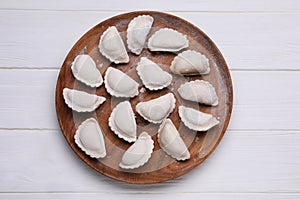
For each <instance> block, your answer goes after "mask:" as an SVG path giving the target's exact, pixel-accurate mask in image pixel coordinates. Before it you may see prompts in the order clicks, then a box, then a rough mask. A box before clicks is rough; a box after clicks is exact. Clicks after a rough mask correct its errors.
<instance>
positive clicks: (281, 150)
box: [0, 130, 300, 199]
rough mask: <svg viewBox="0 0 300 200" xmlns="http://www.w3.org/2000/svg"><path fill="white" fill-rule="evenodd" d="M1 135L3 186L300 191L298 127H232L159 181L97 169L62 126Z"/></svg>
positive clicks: (12, 189) (32, 189)
mask: <svg viewBox="0 0 300 200" xmlns="http://www.w3.org/2000/svg"><path fill="white" fill-rule="evenodd" d="M0 138H1V139H0V147H1V148H0V166H1V167H0V176H1V180H0V192H6V193H11V192H26V193H28V192H35V193H39V192H51V193H52V192H58V193H61V192H71V191H76V192H77V193H85V192H92V193H93V192H100V193H109V194H111V193H117V194H118V193H121V194H124V193H134V194H135V193H142V194H143V193H147V194H148V193H149V194H153V193H166V194H172V193H176V194H178V193H228V192H229V193H231V192H234V193H252V192H255V193H277V192H278V193H287V192H291V193H299V192H300V188H299V185H300V179H299V174H300V168H299V165H300V154H299V151H300V146H299V144H298V143H299V140H300V131H273V132H270V131H229V132H227V134H226V135H225V137H224V139H223V140H222V142H221V143H220V145H219V146H218V148H217V149H216V151H215V152H214V153H213V154H212V155H211V156H210V157H209V158H208V159H207V160H206V161H205V162H204V163H203V164H202V165H201V166H199V167H197V168H196V169H194V170H193V171H191V172H190V173H188V174H186V175H184V176H182V177H180V178H177V179H175V180H172V181H169V182H165V183H161V184H156V185H130V184H125V183H121V182H117V181H114V180H112V179H109V178H106V177H104V176H102V175H99V174H98V173H96V172H95V171H93V170H92V169H90V168H89V167H88V166H87V165H85V164H84V163H83V162H82V161H81V160H80V159H79V158H78V157H77V156H76V155H75V154H74V153H73V152H72V151H71V148H69V147H68V145H67V143H66V142H65V139H64V138H63V136H62V134H61V133H60V131H54V130H53V131H45V130H44V131H40V130H35V131H30V130H14V131H12V130H0ZM249 174H251V175H250V176H249ZM71 193H72V192H71ZM0 197H1V196H0ZM263 199H264V198H263Z"/></svg>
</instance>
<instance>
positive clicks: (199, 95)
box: [178, 80, 218, 106]
mask: <svg viewBox="0 0 300 200" xmlns="http://www.w3.org/2000/svg"><path fill="white" fill-rule="evenodd" d="M178 93H179V94H180V96H181V97H182V98H183V99H186V100H189V101H195V102H199V103H202V104H206V105H211V106H217V105H218V96H217V94H216V90H215V88H214V87H213V86H212V85H211V84H210V83H209V82H207V81H203V80H196V81H190V82H186V83H184V84H182V85H181V86H180V87H179V88H178Z"/></svg>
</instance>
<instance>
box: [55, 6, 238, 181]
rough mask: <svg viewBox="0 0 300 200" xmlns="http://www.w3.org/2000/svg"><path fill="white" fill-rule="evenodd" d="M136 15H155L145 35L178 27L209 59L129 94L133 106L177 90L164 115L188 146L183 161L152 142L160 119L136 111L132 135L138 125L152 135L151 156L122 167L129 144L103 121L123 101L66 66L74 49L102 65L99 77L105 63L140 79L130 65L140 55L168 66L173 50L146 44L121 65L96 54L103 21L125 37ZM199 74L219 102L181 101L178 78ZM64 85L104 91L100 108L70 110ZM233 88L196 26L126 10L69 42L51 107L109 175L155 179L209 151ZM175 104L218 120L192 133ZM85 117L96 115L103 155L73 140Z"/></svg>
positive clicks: (224, 121) (225, 119)
mask: <svg viewBox="0 0 300 200" xmlns="http://www.w3.org/2000/svg"><path fill="white" fill-rule="evenodd" d="M139 15H151V16H152V17H153V18H154V23H153V26H152V30H151V31H150V33H149V37H151V35H152V34H153V33H154V32H155V31H157V30H158V29H160V28H172V29H176V30H177V31H179V32H181V33H183V34H185V35H187V37H188V39H189V48H188V49H192V50H196V51H200V52H201V53H203V54H205V55H206V57H207V58H208V59H209V61H210V69H211V71H210V73H209V75H207V76H193V77H182V76H173V81H172V84H171V86H170V87H168V88H165V89H163V90H161V91H157V92H149V91H148V90H147V91H146V92H144V93H140V94H139V95H138V96H137V97H135V98H132V99H130V103H131V105H132V107H133V108H135V106H136V104H137V103H138V102H141V101H148V100H150V99H154V98H157V97H160V96H162V95H164V94H167V93H169V92H171V93H173V94H174V95H175V96H176V109H175V111H173V112H172V113H171V114H170V116H169V118H170V119H171V120H172V121H173V123H174V125H175V126H176V127H177V129H178V130H179V132H180V134H181V137H182V138H183V140H184V142H185V143H186V145H187V146H188V148H189V152H190V154H191V158H190V159H188V160H187V161H185V162H177V161H175V160H174V159H172V158H170V157H168V156H166V154H165V153H164V152H163V151H162V150H161V148H160V147H159V144H158V143H157V142H156V141H157V131H158V128H159V124H150V123H148V122H146V121H145V120H144V119H143V118H142V117H140V116H139V115H138V114H137V113H136V121H137V125H138V130H137V135H139V134H140V133H141V132H143V131H146V132H148V133H149V134H150V135H151V136H152V137H153V139H154V141H155V142H154V152H153V154H152V156H151V158H150V160H149V161H148V162H147V163H146V164H145V165H144V166H142V167H140V168H138V169H134V170H122V169H121V168H119V166H118V165H119V163H120V161H121V159H122V155H123V154H124V152H125V151H126V149H128V148H129V146H130V145H129V144H128V143H126V142H124V141H121V140H120V139H119V138H118V137H117V136H116V135H115V134H114V133H113V132H112V131H111V130H110V128H109V126H108V118H109V117H110V113H111V111H112V109H113V108H114V107H115V105H116V104H117V103H119V102H122V101H124V99H122V98H112V97H111V95H109V94H108V93H107V92H106V90H105V87H104V85H103V86H101V87H100V88H98V89H97V90H96V91H95V90H94V89H90V88H88V87H86V86H85V85H84V84H81V83H79V82H78V81H75V79H74V77H73V75H72V72H71V65H72V62H73V60H74V59H75V57H76V56H77V55H79V54H82V53H85V54H89V55H90V56H91V57H92V58H93V59H94V61H95V62H96V65H97V66H98V65H102V67H101V68H100V69H99V70H100V71H101V73H102V76H103V77H104V72H105V71H106V69H107V68H108V67H109V66H112V67H116V68H118V69H119V70H121V71H123V72H125V73H127V74H128V75H130V76H131V77H132V78H133V79H135V80H137V81H138V82H140V81H139V77H138V75H137V73H136V70H135V67H136V66H137V63H138V62H139V60H140V58H141V57H144V56H145V57H147V58H149V59H150V60H152V61H154V62H156V63H159V64H160V65H161V66H162V67H163V68H164V69H165V70H166V71H169V72H170V70H169V66H170V64H171V62H172V60H173V58H174V57H175V56H176V54H173V53H163V52H150V51H149V50H147V49H144V50H143V52H142V53H141V54H140V55H139V56H135V55H133V54H131V53H129V57H130V62H129V63H128V64H122V65H115V64H113V63H110V62H109V61H108V60H107V59H106V58H104V57H103V56H102V55H100V53H99V50H98V44H99V38H100V36H101V35H102V33H103V32H104V31H105V30H106V29H107V28H108V27H110V26H116V27H117V29H118V31H119V32H120V33H121V35H122V36H124V37H125V36H126V35H125V33H126V30H127V25H128V23H129V22H130V21H131V20H132V19H133V18H134V17H137V16H139ZM123 39H124V38H123ZM199 79H201V80H207V81H209V82H210V83H211V84H212V85H214V87H215V89H216V93H217V95H218V97H219V104H218V106H215V107H210V106H203V105H199V104H195V103H191V102H187V101H183V100H182V99H181V98H180V97H179V95H178V94H177V92H176V91H177V89H178V88H179V86H180V85H181V84H182V83H184V82H187V81H191V80H199ZM65 87H67V88H74V89H79V90H84V91H88V92H90V93H96V94H98V95H100V96H104V97H105V98H106V101H105V102H104V103H103V105H101V107H100V108H99V109H97V110H96V112H92V113H84V114H82V113H76V112H73V111H72V110H71V109H69V108H68V106H67V105H66V104H65V102H64V99H63V97H62V91H63V89H64V88H65ZM140 88H141V87H140ZM232 92H233V91H232V83H231V77H230V74H229V71H228V68H227V65H226V63H225V60H224V58H223V56H222V54H221V53H220V52H219V50H218V49H217V47H216V46H215V45H214V43H213V42H212V41H211V40H210V39H209V38H208V37H207V36H206V35H205V34H204V33H203V32H202V31H200V30H199V29H198V28H197V27H195V26H193V25H192V24H190V23H188V22H186V21H184V20H182V19H180V18H177V17H175V16H173V15H170V14H167V13H161V12H152V11H140V12H131V13H126V14H122V15H118V16H115V17H112V18H110V19H108V20H105V21H103V22H101V23H100V24H98V25H96V26H95V27H93V28H92V29H91V30H90V31H88V32H87V33H86V34H84V35H83V36H82V37H81V38H80V39H79V40H78V42H77V43H76V44H75V45H74V46H73V48H72V49H71V50H70V52H69V54H68V55H67V58H66V59H65V61H64V63H63V65H62V68H61V71H60V74H59V77H58V80H57V86H56V112H57V117H58V121H59V124H60V127H61V129H62V132H63V134H64V136H65V138H66V140H67V142H68V143H69V145H70V146H71V147H72V149H73V150H74V151H75V153H76V154H77V155H78V156H79V157H80V158H81V159H82V160H83V161H84V162H85V163H86V164H88V165H89V166H90V167H92V168H93V169H95V170H96V171H98V172H100V173H102V174H104V175H106V176H108V177H111V178H113V179H116V180H120V181H125V182H128V183H137V184H146V183H147V184H149V183H158V182H163V181H167V180H169V179H173V178H176V177H178V176H181V175H183V174H185V173H187V172H189V171H191V170H192V169H193V168H195V167H196V166H198V165H199V164H200V163H202V162H203V161H204V160H205V159H206V158H207V157H208V156H209V155H210V154H211V153H212V151H213V150H214V149H215V148H216V146H217V145H218V143H219V142H220V140H221V139H222V137H223V135H224V133H225V130H226V128H227V126H228V123H229V120H230V115H231V110H232V98H233V94H232ZM179 105H185V106H189V107H194V108H195V109H198V110H201V111H202V112H206V113H211V114H213V115H214V116H217V117H218V118H219V121H220V123H219V125H218V126H216V127H214V128H213V129H210V130H209V131H207V132H198V133H196V132H195V131H191V130H189V129H188V128H187V127H185V126H184V125H183V124H182V123H181V120H180V118H179V115H178V106H179ZM89 117H95V118H96V119H97V120H98V122H99V125H100V127H101V129H102V132H103V135H104V138H105V142H106V148H107V152H108V153H107V154H108V155H107V156H106V157H105V158H103V159H101V160H99V159H98V160H96V159H92V158H90V157H89V156H88V155H86V154H85V153H84V152H82V151H81V150H80V149H79V148H78V147H77V145H76V144H75V142H74V135H75V131H76V127H77V126H78V125H79V124H80V123H81V122H82V121H84V120H85V119H87V118H89ZM124 120H126V119H124Z"/></svg>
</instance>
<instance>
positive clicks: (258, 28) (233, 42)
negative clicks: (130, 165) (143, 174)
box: [0, 0, 300, 200]
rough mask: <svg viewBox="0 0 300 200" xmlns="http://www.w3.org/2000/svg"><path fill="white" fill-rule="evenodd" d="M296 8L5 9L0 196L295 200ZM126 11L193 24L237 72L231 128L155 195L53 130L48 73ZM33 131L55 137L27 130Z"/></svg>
mask: <svg viewBox="0 0 300 200" xmlns="http://www.w3.org/2000/svg"><path fill="white" fill-rule="evenodd" d="M299 4H300V2H299V1H297V0H287V1H281V0H272V1H269V0H253V1H236V0H224V1H223V0H220V1H218V0H201V1H198V0H174V1H172V3H169V2H168V1H159V3H158V0H153V1H138V3H136V1H134V0H128V1H122V0H111V1H101V3H99V1H95V0H88V1H76V0H74V1H72V2H71V3H70V1H67V0H60V1H36V0H10V1H2V2H1V3H0V27H1V29H0V34H1V37H0V44H1V45H0V68H1V69H0V83H1V84H0V97H1V101H0V110H1V115H0V128H1V131H0V155H1V156H0V166H1V167H0V177H1V178H0V190H1V194H0V199H9V200H11V199H21V198H22V199H51V200H52V199H124V198H130V199H141V198H143V199H153V198H156V199H176V198H178V197H180V198H189V199H196V198H197V199H225V200H227V199H245V200H248V199H272V200H273V199H274V200H277V199H278V200H279V199H299V198H300V197H299V193H300V191H299V185H300V182H299V174H300V172H299V166H300V164H299V160H300V159H299V151H300V150H299V145H298V143H299V142H298V141H299V137H298V136H299V133H298V132H297V131H295V132H294V131H288V130H293V129H297V130H299V129H300V127H299V124H300V121H299V119H300V107H299V105H298V104H299V101H300V95H299V90H298V85H299V84H300V83H299V76H300V74H299V72H296V71H293V70H298V71H299V61H300V60H299V56H298V54H299V51H300V50H299V47H300V42H299V39H300V38H299V36H298V35H299V34H298V33H299V26H297V25H298V24H299V19H300V17H299V16H298V14H299V8H300V7H299ZM6 9H8V10H6ZM131 9H135V10H136V9H158V10H162V9H164V10H165V11H168V10H169V11H172V13H174V14H176V15H178V16H180V17H182V18H185V19H186V20H188V21H190V22H193V23H194V24H196V25H197V26H199V27H200V28H201V29H202V30H204V31H205V32H206V33H207V34H208V35H209V36H210V38H212V39H213V40H214V41H215V42H216V44H217V45H218V47H219V48H220V49H221V51H222V53H223V55H225V58H226V60H227V63H228V64H229V66H230V68H231V69H233V70H234V71H232V72H231V74H232V76H233V82H234V93H235V102H234V103H235V106H234V112H233V116H232V120H231V123H230V126H229V128H230V129H234V130H235V131H229V132H228V134H226V135H225V137H224V139H223V140H222V142H221V144H220V145H219V147H218V148H217V149H216V151H215V153H214V154H212V156H210V157H209V158H208V159H207V160H206V162H205V163H203V165H201V166H200V169H201V170H193V171H192V172H191V173H188V174H187V175H185V176H183V177H180V178H177V179H175V180H172V181H169V182H167V183H162V184H159V185H157V187H153V186H148V185H147V186H145V187H133V186H132V185H127V184H124V183H119V182H116V181H112V180H110V179H108V178H106V177H104V176H101V175H99V174H97V173H95V172H94V171H93V170H91V169H90V168H89V167H88V166H86V165H85V164H84V163H83V162H82V161H80V160H79V159H78V158H77V156H76V155H75V154H72V151H71V149H70V148H69V147H68V146H67V145H66V142H65V140H64V138H63V137H62V136H61V133H60V132H58V131H56V130H57V129H58V124H57V122H56V116H55V111H54V110H55V108H54V102H53V101H54V99H55V98H54V90H55V81H56V77H57V75H58V71H57V70H49V68H52V69H54V68H55V69H59V68H60V66H61V63H62V62H63V59H64V56H65V54H66V52H68V51H69V49H70V48H71V47H72V46H73V44H74V43H75V42H76V41H77V40H78V38H79V37H80V36H81V35H82V34H83V33H84V32H86V30H88V29H89V28H90V27H92V26H94V25H95V24H97V23H99V22H100V21H102V20H104V19H106V18H108V17H110V16H113V15H115V14H118V13H119V10H123V11H127V10H131ZM56 10H60V11H56ZM67 10H69V11H67ZM75 10H77V11H75ZM83 10H84V11H83ZM177 11H182V12H177ZM66 27H67V28H66ZM220 27H221V28H220ZM61 30H63V31H61ZM4 68H5V70H3V69H4ZM11 68H18V69H20V70H11ZM22 68H31V69H32V70H23V69H22ZM37 69H38V70H37ZM39 69H45V70H39ZM237 70H238V71H237ZM240 70H242V71H240ZM244 70H245V71H244ZM247 70H250V71H251V72H250V71H247ZM261 70H266V71H261ZM273 71H274V72H273ZM277 88H278V89H277ZM260 102H263V103H262V105H260ZM28 128H29V129H31V128H33V129H56V130H52V131H50V130H48V131H47V130H24V129H28ZM14 129H19V130H14ZM245 130H248V131H245ZM259 130H265V131H259ZM8 150H9V151H8ZM12 154H13V156H12ZM37 162H39V165H35V164H33V163H37ZM99 177H100V178H99ZM80 191H82V193H81V192H80ZM10 192H11V193H10ZM87 192H90V193H87Z"/></svg>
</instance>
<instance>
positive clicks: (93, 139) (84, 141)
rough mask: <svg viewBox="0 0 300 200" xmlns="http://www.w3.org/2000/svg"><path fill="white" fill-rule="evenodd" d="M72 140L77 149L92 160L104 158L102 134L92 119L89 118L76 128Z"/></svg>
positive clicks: (104, 150)
mask: <svg viewBox="0 0 300 200" xmlns="http://www.w3.org/2000/svg"><path fill="white" fill-rule="evenodd" d="M74 139H75V143H76V144H77V145H78V147H79V148H80V149H81V150H82V151H84V152H85V153H86V154H87V155H89V156H91V157H92V158H103V157H105V156H106V149H105V143H104V138H103V134H102V131H101V128H100V126H99V124H98V122H97V121H96V120H95V119H94V118H89V119H87V120H85V121H84V122H82V123H81V124H80V125H79V126H78V129H77V131H76V133H75V136H74Z"/></svg>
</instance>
